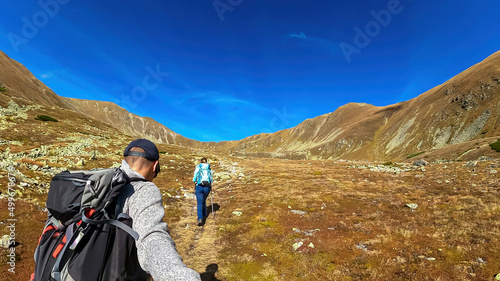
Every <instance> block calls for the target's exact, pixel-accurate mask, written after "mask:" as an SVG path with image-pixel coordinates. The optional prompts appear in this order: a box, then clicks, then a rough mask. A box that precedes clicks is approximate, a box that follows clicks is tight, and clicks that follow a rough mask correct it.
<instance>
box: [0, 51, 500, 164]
mask: <svg viewBox="0 0 500 281" xmlns="http://www.w3.org/2000/svg"><path fill="white" fill-rule="evenodd" d="M499 78H500V52H496V53H495V54H493V55H491V56H490V57H488V58H486V59H485V60H484V61H483V62H480V63H478V64H476V65H474V66H472V67H470V68H469V69H467V70H465V71H464V72H462V73H460V74H458V75H457V76H455V77H453V78H452V79H450V80H449V81H447V82H446V83H444V84H442V85H439V86H437V87H435V88H433V89H431V90H429V91H427V92H425V93H423V94H422V95H420V96H418V97H416V98H414V99H412V100H409V101H406V102H402V103H398V104H394V105H389V106H385V107H376V106H373V105H369V104H356V103H350V104H347V105H344V106H342V107H340V108H338V109H337V110H336V111H335V112H332V113H328V114H324V115H321V116H318V117H316V118H312V119H308V120H305V121H304V122H302V123H301V124H299V125H298V126H296V127H294V128H291V129H287V130H282V131H279V132H276V133H273V134H259V135H255V136H251V137H248V138H245V139H242V140H240V141H229V142H218V143H215V142H207V143H202V142H198V141H194V140H190V139H187V138H185V137H183V136H181V135H179V134H176V133H175V132H173V131H172V130H170V129H168V128H167V127H165V126H163V125H162V124H160V123H158V122H156V121H155V120H153V119H151V118H148V117H140V116H137V115H135V114H132V113H130V112H128V111H126V110H125V109H123V108H121V107H119V106H118V105H116V104H114V103H111V102H101V101H90V100H80V99H71V98H64V97H60V96H58V95H56V94H55V93H54V92H53V91H52V90H50V89H49V88H48V87H47V86H45V85H44V84H43V83H42V82H40V81H39V80H37V79H36V78H35V77H34V76H33V74H32V73H31V72H29V70H27V69H26V68H25V67H24V66H22V65H21V64H19V63H18V62H16V61H14V60H12V59H10V58H8V57H7V56H6V55H5V54H4V53H2V52H0V86H1V87H2V88H4V89H6V91H2V92H1V93H2V94H1V95H0V103H1V104H2V105H4V106H5V105H6V101H7V100H8V99H11V98H13V99H21V100H23V101H25V102H28V103H35V104H39V105H43V106H56V107H60V108H64V109H68V110H72V111H76V112H79V113H82V114H85V115H86V116H88V118H94V119H96V120H99V121H102V122H104V123H107V124H109V125H111V126H113V127H114V128H116V129H118V130H120V131H122V132H124V133H126V134H128V135H131V136H139V137H147V138H150V139H152V140H154V141H156V142H158V143H167V144H179V145H184V146H189V147H196V148H202V149H207V150H215V151H220V152H226V153H235V154H240V155H241V154H243V155H249V156H258V157H280V158H303V159H306V158H307V159H315V158H318V159H360V160H398V161H400V160H401V159H405V157H406V156H408V155H410V154H415V153H426V154H424V155H423V156H426V155H427V156H428V157H430V158H445V159H449V158H452V159H460V158H461V157H463V156H464V155H466V154H468V155H469V156H468V157H472V156H474V157H475V156H476V155H483V154H488V155H490V154H491V153H493V152H492V151H491V149H489V147H488V143H489V142H491V141H493V140H495V138H497V137H498V136H500V128H499V125H500V124H499V123H498V122H499V116H500V111H499V107H500V80H499ZM494 155H496V154H494Z"/></svg>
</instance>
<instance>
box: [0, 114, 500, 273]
mask: <svg viewBox="0 0 500 281" xmlns="http://www.w3.org/2000/svg"><path fill="white" fill-rule="evenodd" d="M27 113H28V118H27V119H22V118H21V119H15V118H14V119H12V120H11V121H9V122H12V124H11V125H12V126H11V127H10V128H9V129H8V130H3V131H1V132H0V138H1V139H4V140H11V141H18V142H20V143H22V145H16V144H2V145H0V151H1V152H5V151H6V150H7V148H9V149H10V150H11V152H21V151H25V152H29V151H31V149H33V148H37V147H40V146H42V145H51V147H50V148H49V151H51V154H49V155H48V156H43V157H38V158H29V157H28V158H23V159H18V160H17V162H18V163H20V164H19V166H18V167H17V168H16V169H17V170H18V171H20V172H22V173H24V174H25V175H27V176H29V177H30V178H36V177H39V180H40V181H41V182H45V183H47V182H48V181H49V180H50V176H48V175H45V174H43V173H42V172H40V171H33V170H31V169H29V168H28V167H29V166H28V165H27V164H37V165H39V166H41V165H44V164H48V165H50V166H54V167H69V168H72V169H90V168H96V167H109V166H111V165H112V164H113V163H118V162H119V161H120V159H121V156H120V154H121V151H122V150H123V147H124V146H125V145H126V144H127V143H128V142H129V141H130V138H129V137H128V136H124V135H121V134H119V133H118V132H116V131H115V130H113V129H112V128H109V127H108V126H106V125H104V124H101V123H95V121H94V122H90V121H88V120H86V119H85V118H84V117H82V116H81V115H78V114H74V113H70V112H68V111H64V110H62V111H61V110H57V109H50V108H39V109H34V110H31V111H28V112H27ZM40 114H46V115H49V116H52V117H55V118H56V119H58V120H60V121H59V122H44V123H42V122H41V121H38V120H34V117H36V116H37V115H40ZM16 129H17V130H16ZM75 136H80V137H84V138H87V139H91V140H92V145H91V146H89V147H86V148H84V149H82V155H85V157H84V158H85V160H86V164H85V166H77V165H76V162H77V161H78V160H79V159H80V158H81V157H78V156H74V157H59V158H58V160H57V161H54V157H55V156H54V154H55V153H56V152H57V150H58V149H63V148H64V147H66V146H70V145H71V144H74V143H75V141H74V140H72V138H71V137H75ZM159 149H160V151H161V152H162V153H161V163H162V173H161V174H160V175H159V177H158V178H157V179H156V180H155V183H156V184H157V185H158V186H159V187H160V189H161V190H162V193H163V195H164V204H165V206H166V216H165V221H166V222H167V223H168V224H169V229H170V232H171V234H172V237H173V238H174V240H175V241H176V244H177V249H178V251H179V253H180V254H181V256H182V257H183V258H184V261H185V263H186V264H187V265H188V266H190V267H192V268H194V269H195V270H197V271H198V272H200V273H202V275H203V277H204V280H210V277H211V276H215V277H216V278H217V279H219V280H315V279H317V280H487V279H490V278H491V276H493V275H494V274H496V273H498V272H500V262H499V260H500V259H499V258H500V257H499V254H498V251H496V249H498V248H499V247H500V241H499V239H498V228H499V225H498V222H497V220H496V218H497V217H498V215H499V213H500V199H499V196H498V195H499V194H498V192H499V188H500V183H499V179H498V174H495V173H494V172H495V171H498V170H499V167H500V163H499V162H498V160H495V161H485V162H479V164H478V166H477V167H466V166H464V163H465V162H455V163H447V164H431V165H429V166H427V167H426V168H425V171H422V170H419V169H416V170H411V171H406V172H402V173H399V174H394V173H387V172H372V171H370V170H367V169H364V168H362V167H360V166H361V165H362V164H364V163H360V162H342V161H338V162H333V161H291V160H278V159H241V158H236V157H232V156H228V155H218V154H212V153H207V152H200V151H196V150H191V149H187V148H182V147H178V146H169V145H160V146H159ZM92 151H99V152H100V153H101V154H98V157H97V159H95V160H90V159H89V158H90V157H89V156H88V155H90V153H91V152H92ZM99 155H107V156H99ZM201 156H208V157H209V161H210V162H211V163H212V165H213V169H214V170H215V171H216V172H218V173H221V172H225V173H227V174H228V175H230V176H231V179H230V180H219V181H218V182H217V183H216V184H215V188H216V191H217V192H216V194H215V197H214V203H215V204H216V206H219V209H218V211H217V212H216V218H215V220H214V219H213V217H210V218H209V219H208V220H207V224H206V225H205V226H204V227H203V228H199V227H196V226H194V222H195V220H196V218H195V212H193V210H192V207H193V206H194V200H193V199H187V198H185V197H184V196H183V194H184V192H186V191H187V192H189V191H191V189H192V184H191V176H192V170H193V168H194V163H195V162H194V161H195V160H196V159H198V158H199V157H201ZM66 160H69V162H68V161H66ZM21 163H24V164H21ZM3 169H4V168H2V172H1V175H3V176H4V177H3V178H0V184H1V189H2V192H3V190H4V189H5V188H6V186H7V181H8V179H7V178H6V177H5V176H6V171H5V170H3ZM16 196H17V197H16V199H18V201H17V202H16V210H15V211H16V217H17V218H18V219H19V224H18V225H16V239H17V240H18V242H20V243H21V245H19V246H18V247H17V248H16V253H18V255H17V257H18V261H17V262H16V274H15V275H12V276H11V275H7V276H8V280H26V279H27V278H28V276H29V274H30V273H31V272H32V271H33V266H34V265H33V260H32V256H33V251H34V245H35V244H36V241H37V240H38V236H39V234H40V231H41V228H42V226H43V223H44V216H45V214H44V213H43V211H42V210H41V207H43V205H44V198H45V197H46V190H45V189H43V188H39V187H36V186H35V187H29V188H24V190H22V195H16ZM176 196H178V197H179V198H176ZM407 203H417V204H418V205H419V207H418V208H417V209H416V210H415V211H411V210H410V209H409V208H405V207H404V206H405V204H407ZM292 209H293V210H300V211H306V212H307V213H306V214H305V215H298V214H294V213H292V212H291V210H292ZM233 211H240V212H242V215H241V216H237V215H235V214H233ZM7 216H8V213H7V207H6V200H5V199H0V221H3V222H6V218H7ZM6 231H7V230H6V229H5V228H2V229H1V230H0V234H2V235H3V234H6ZM299 242H302V243H303V246H301V247H300V248H299V249H298V250H297V251H294V250H293V248H292V245H293V244H294V243H299ZM311 243H312V245H314V248H312V247H308V246H309V245H311ZM5 259H6V252H5V251H2V253H1V256H0V261H2V263H1V264H0V270H1V272H7V268H8V267H7V265H6V263H5V261H6V260H5ZM216 270H217V272H215V271H216ZM210 271H212V272H210ZM9 274H10V273H9ZM11 277H12V278H11ZM212 280H215V279H213V278H212Z"/></svg>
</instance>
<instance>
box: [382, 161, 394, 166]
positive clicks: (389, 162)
mask: <svg viewBox="0 0 500 281" xmlns="http://www.w3.org/2000/svg"><path fill="white" fill-rule="evenodd" d="M382 165H384V166H392V165H394V163H392V162H391V161H387V162H385V163H384V164H382Z"/></svg>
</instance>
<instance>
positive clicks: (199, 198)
mask: <svg viewBox="0 0 500 281" xmlns="http://www.w3.org/2000/svg"><path fill="white" fill-rule="evenodd" d="M193 182H194V183H195V190H194V194H195V195H196V203H197V205H196V208H197V215H198V226H202V225H203V224H204V223H205V219H206V218H207V216H208V213H207V203H206V201H207V197H208V194H210V190H211V189H212V182H213V178H212V170H211V168H210V164H208V163H207V158H205V157H203V158H201V160H200V164H198V165H196V169H195V171H194V175H193ZM212 212H213V210H212Z"/></svg>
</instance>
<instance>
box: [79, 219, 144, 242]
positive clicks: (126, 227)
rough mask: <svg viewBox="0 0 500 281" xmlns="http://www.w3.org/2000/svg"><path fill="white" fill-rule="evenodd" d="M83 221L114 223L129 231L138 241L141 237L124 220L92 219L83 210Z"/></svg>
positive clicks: (89, 222)
mask: <svg viewBox="0 0 500 281" xmlns="http://www.w3.org/2000/svg"><path fill="white" fill-rule="evenodd" d="M82 221H83V222H85V223H88V224H103V223H108V224H111V225H114V226H116V227H118V228H120V229H122V230H123V231H125V232H127V233H128V234H130V236H132V237H133V238H134V239H135V240H136V241H137V240H138V239H139V234H138V233H137V232H135V230H133V229H132V228H131V227H129V226H128V225H126V224H124V223H123V222H121V221H118V220H110V219H103V220H93V219H90V218H88V217H87V216H85V212H82Z"/></svg>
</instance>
